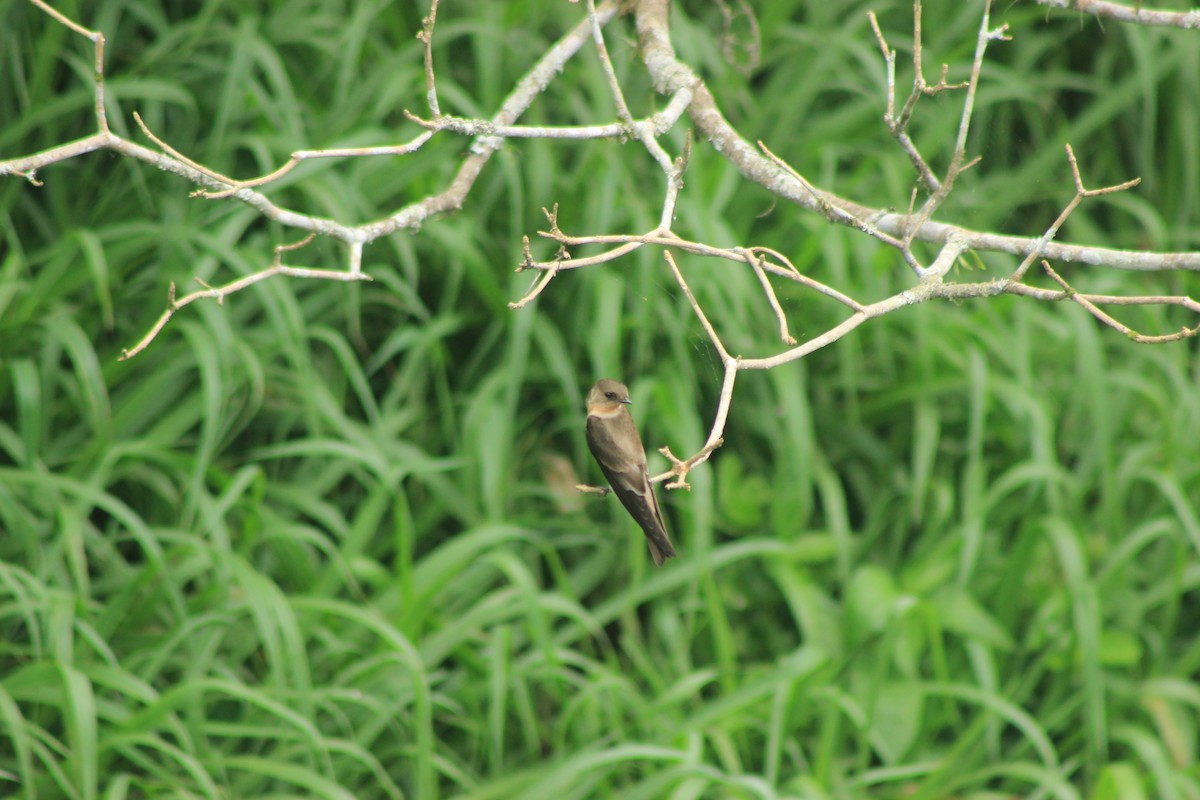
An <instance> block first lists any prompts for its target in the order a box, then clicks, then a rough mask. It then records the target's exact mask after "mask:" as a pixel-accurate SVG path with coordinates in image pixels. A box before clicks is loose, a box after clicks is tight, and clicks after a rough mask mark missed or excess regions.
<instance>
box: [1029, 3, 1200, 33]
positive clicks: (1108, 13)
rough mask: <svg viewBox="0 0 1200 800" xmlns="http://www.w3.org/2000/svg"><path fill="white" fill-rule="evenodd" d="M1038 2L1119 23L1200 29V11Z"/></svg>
mask: <svg viewBox="0 0 1200 800" xmlns="http://www.w3.org/2000/svg"><path fill="white" fill-rule="evenodd" d="M1037 2H1038V4H1039V5H1043V6H1049V7H1051V8H1068V9H1071V10H1072V11H1082V12H1083V13H1085V14H1092V15H1094V16H1097V17H1101V18H1104V19H1115V20H1117V21H1118V22H1133V23H1136V24H1138V25H1151V26H1157V27H1162V28H1185V29H1189V30H1197V29H1200V9H1192V10H1191V11H1158V10H1155V9H1150V8H1142V4H1141V3H1138V4H1137V5H1136V6H1135V7H1133V8H1130V7H1129V6H1127V5H1124V4H1123V3H1110V2H1107V0H1037Z"/></svg>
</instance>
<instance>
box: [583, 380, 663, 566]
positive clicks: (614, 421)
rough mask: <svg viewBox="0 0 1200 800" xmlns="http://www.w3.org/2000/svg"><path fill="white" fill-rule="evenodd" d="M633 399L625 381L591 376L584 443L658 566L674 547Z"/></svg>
mask: <svg viewBox="0 0 1200 800" xmlns="http://www.w3.org/2000/svg"><path fill="white" fill-rule="evenodd" d="M632 403H633V401H632V400H630V399H629V389H627V388H625V384H623V383H621V382H620V381H614V380H611V379H609V378H603V379H601V380H599V381H596V385H595V386H593V387H592V388H591V391H589V392H588V394H587V443H588V449H589V450H591V451H592V456H593V457H594V458H595V459H596V463H597V464H599V465H600V471H601V472H603V473H604V477H605V478H607V479H608V484H609V486H611V487H612V490H613V491H614V492H615V493H616V495H617V498H618V499H620V501H621V505H623V506H625V510H626V511H628V512H629V514H630V516H632V517H633V519H634V521H635V522H636V523H637V524H638V525H640V526H641V528H642V531H643V532H644V533H645V534H646V543H647V544H648V545H649V546H650V556H651V557H652V558H653V559H654V564H655V565H656V566H659V567H661V566H662V565H663V561H665V560H666V559H668V558H674V557H675V547H674V545H672V544H671V537H669V536H667V526H666V525H664V524H663V518H662V512H661V511H659V509H658V498H656V497H655V496H654V488H653V487H652V486H651V485H650V473H649V472H647V471H646V451H645V450H644V449H643V448H642V438H641V437H640V436H638V431H637V426H636V425H634V424H633V417H632V416H631V415H630V413H629V409H628V407H627V406H629V405H630V404H632Z"/></svg>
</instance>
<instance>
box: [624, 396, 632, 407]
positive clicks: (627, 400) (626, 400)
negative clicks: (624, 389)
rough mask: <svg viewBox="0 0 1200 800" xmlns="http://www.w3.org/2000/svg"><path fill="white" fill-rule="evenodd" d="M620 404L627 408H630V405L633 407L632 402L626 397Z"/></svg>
mask: <svg viewBox="0 0 1200 800" xmlns="http://www.w3.org/2000/svg"><path fill="white" fill-rule="evenodd" d="M621 402H622V403H624V404H625V405H627V406H631V405H633V401H632V400H630V399H629V398H628V397H626V398H625V399H624V400H622V401H621Z"/></svg>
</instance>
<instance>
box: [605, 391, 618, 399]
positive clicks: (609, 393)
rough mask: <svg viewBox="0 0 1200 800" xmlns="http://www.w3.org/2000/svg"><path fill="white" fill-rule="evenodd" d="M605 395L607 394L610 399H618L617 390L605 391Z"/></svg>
mask: <svg viewBox="0 0 1200 800" xmlns="http://www.w3.org/2000/svg"><path fill="white" fill-rule="evenodd" d="M604 396H605V397H607V398H608V399H609V400H616V399H617V393H616V392H605V393H604Z"/></svg>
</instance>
